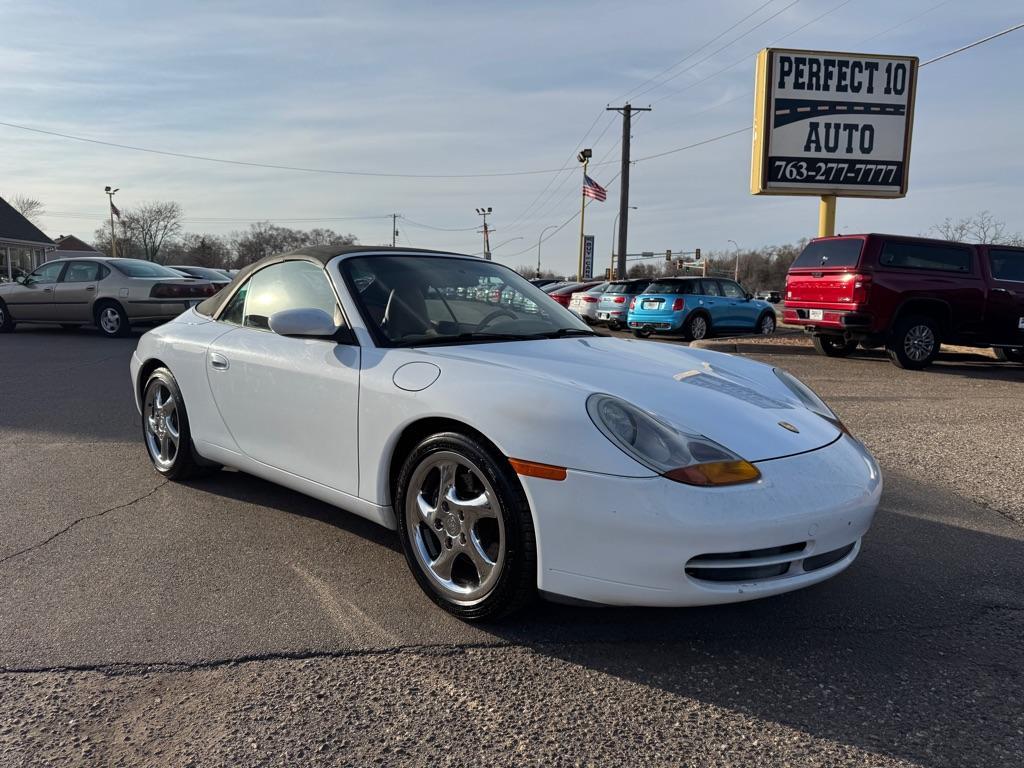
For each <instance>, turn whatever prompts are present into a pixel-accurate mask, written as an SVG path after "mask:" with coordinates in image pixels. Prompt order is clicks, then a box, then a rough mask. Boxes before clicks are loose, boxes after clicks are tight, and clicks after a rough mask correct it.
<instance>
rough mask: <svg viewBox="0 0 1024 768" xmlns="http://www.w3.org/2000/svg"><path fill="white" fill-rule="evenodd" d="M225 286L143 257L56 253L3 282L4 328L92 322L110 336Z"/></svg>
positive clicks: (0, 318) (161, 318)
mask: <svg viewBox="0 0 1024 768" xmlns="http://www.w3.org/2000/svg"><path fill="white" fill-rule="evenodd" d="M219 288H220V286H218V285H214V284H212V283H210V282H208V281H205V280H193V279H188V278H184V277H182V276H181V275H180V274H179V273H177V272H175V271H173V270H171V269H168V268H167V267H163V266H160V265H159V264H154V263H153V262H149V261H142V260H141V259H111V258H108V257H106V256H88V257H84V256H83V257H74V258H68V259H56V260H54V261H48V262H46V263H45V264H43V265H42V266H40V267H39V268H38V269H36V270H35V271H33V272H31V273H30V274H28V275H26V276H25V277H19V278H18V279H17V281H16V282H13V283H4V284H2V285H0V333H10V332H11V331H13V330H14V328H15V326H16V325H17V324H18V323H19V322H26V323H59V324H60V325H62V326H64V327H65V328H76V327H78V326H81V325H90V324H91V325H95V326H96V327H97V328H99V329H100V331H102V332H103V334H104V335H106V336H125V335H127V334H128V332H129V330H130V328H131V326H132V325H133V324H136V323H138V324H152V323H162V322H165V321H167V320H170V319H171V318H173V317H177V316H178V315H180V314H181V313H182V312H183V311H185V310H186V309H188V308H189V307H192V306H195V305H196V304H198V303H199V302H200V301H202V300H203V299H205V298H207V297H209V296H212V295H213V294H215V293H216V292H217V291H218V289H219Z"/></svg>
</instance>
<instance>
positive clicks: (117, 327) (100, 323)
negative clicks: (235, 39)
mask: <svg viewBox="0 0 1024 768" xmlns="http://www.w3.org/2000/svg"><path fill="white" fill-rule="evenodd" d="M93 314H94V319H95V321H96V327H97V328H99V329H100V333H102V334H103V335H104V336H107V337H109V338H111V339H115V338H121V337H124V336H127V335H128V333H129V332H130V331H131V324H130V323H129V322H128V313H127V312H125V311H124V307H122V306H121V305H120V304H118V303H117V302H116V301H106V302H104V303H102V304H99V305H97V307H96V310H95V311H94V313H93Z"/></svg>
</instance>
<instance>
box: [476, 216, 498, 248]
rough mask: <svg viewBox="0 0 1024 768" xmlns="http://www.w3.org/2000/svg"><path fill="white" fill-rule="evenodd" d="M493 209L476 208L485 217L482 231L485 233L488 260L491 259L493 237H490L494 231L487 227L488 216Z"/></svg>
mask: <svg viewBox="0 0 1024 768" xmlns="http://www.w3.org/2000/svg"><path fill="white" fill-rule="evenodd" d="M491 210H492V209H491V208H477V209H476V212H477V213H479V214H480V215H481V216H483V217H484V228H483V230H482V232H483V233H484V258H485V259H487V261H490V260H491V238H490V234H491V232H493V231H494V230H493V229H488V228H487V216H488V215H489V214H490V213H491Z"/></svg>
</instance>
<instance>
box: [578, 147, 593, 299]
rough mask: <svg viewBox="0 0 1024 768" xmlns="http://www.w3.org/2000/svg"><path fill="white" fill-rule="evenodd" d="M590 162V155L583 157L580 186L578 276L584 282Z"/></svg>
mask: <svg viewBox="0 0 1024 768" xmlns="http://www.w3.org/2000/svg"><path fill="white" fill-rule="evenodd" d="M589 162H590V155H584V157H583V185H582V186H581V187H580V258H579V266H578V271H577V272H576V278H577V279H578V280H579V281H580V282H581V283H582V282H583V237H584V235H583V231H584V229H583V223H584V219H585V217H586V213H587V196H586V194H584V190H586V188H587V164H588V163H589Z"/></svg>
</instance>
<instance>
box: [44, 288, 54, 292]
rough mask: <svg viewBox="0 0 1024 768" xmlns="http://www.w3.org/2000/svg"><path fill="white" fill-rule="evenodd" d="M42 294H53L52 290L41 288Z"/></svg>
mask: <svg viewBox="0 0 1024 768" xmlns="http://www.w3.org/2000/svg"><path fill="white" fill-rule="evenodd" d="M43 293H53V288H43Z"/></svg>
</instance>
